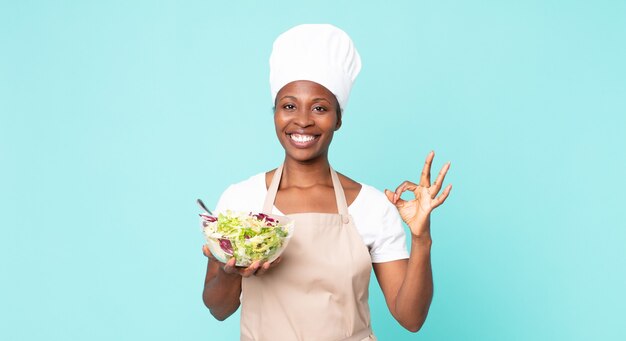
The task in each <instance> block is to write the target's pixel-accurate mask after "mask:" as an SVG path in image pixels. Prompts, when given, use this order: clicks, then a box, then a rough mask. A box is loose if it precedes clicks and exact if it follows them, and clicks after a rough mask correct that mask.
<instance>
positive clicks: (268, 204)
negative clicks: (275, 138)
mask: <svg viewBox="0 0 626 341" xmlns="http://www.w3.org/2000/svg"><path fill="white" fill-rule="evenodd" d="M282 175H283V164H281V165H280V166H279V167H278V168H277V169H276V172H274V176H273V177H272V182H271V183H270V187H269V188H268V189H267V195H266V196H265V203H264V204H263V213H265V214H271V213H272V207H273V206H274V201H276V193H277V192H278V185H279V184H280V179H281V177H282ZM330 177H331V179H332V181H333V188H334V190H335V200H336V202H337V211H338V212H339V214H340V215H341V216H342V219H343V220H344V222H346V220H347V219H348V203H347V202H346V195H345V193H344V191H343V187H342V186H341V182H340V181H339V176H338V175H337V172H335V170H334V169H333V168H332V167H330Z"/></svg>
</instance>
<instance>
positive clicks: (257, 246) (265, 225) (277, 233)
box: [200, 211, 292, 266]
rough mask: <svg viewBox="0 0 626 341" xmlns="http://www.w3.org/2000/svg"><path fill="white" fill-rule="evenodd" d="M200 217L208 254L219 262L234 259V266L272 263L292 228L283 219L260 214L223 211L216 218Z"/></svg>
mask: <svg viewBox="0 0 626 341" xmlns="http://www.w3.org/2000/svg"><path fill="white" fill-rule="evenodd" d="M200 217H201V218H202V226H203V231H204V235H205V236H206V238H207V242H208V244H209V248H210V250H211V253H213V255H214V256H215V257H216V258H217V259H218V260H220V261H222V262H226V261H227V260H228V259H230V258H231V257H235V259H236V261H237V265H238V266H247V265H250V264H252V262H254V261H257V260H269V261H272V260H273V259H272V258H273V256H274V255H276V253H277V252H278V251H280V250H282V247H283V246H284V245H285V244H286V238H287V237H288V236H289V235H290V227H291V225H292V224H290V223H288V221H286V220H289V219H288V218H286V217H285V218H284V219H280V218H277V217H272V216H269V215H267V214H264V213H258V214H252V213H249V214H245V213H236V212H231V211H226V212H225V213H220V214H218V216H217V217H215V216H211V215H208V214H204V213H202V214H200ZM279 219H280V220H279Z"/></svg>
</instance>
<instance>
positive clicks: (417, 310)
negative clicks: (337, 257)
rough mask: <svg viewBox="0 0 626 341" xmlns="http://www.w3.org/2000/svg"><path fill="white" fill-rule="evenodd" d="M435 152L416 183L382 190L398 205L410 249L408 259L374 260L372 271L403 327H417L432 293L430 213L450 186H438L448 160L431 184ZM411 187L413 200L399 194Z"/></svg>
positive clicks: (409, 189) (445, 195)
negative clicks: (409, 239) (409, 242)
mask: <svg viewBox="0 0 626 341" xmlns="http://www.w3.org/2000/svg"><path fill="white" fill-rule="evenodd" d="M434 156H435V153H434V152H431V153H429V154H428V156H427V157H426V163H425V164H424V168H423V170H422V175H421V177H420V182H419V184H415V183H412V182H410V181H405V182H403V183H402V184H401V185H400V186H398V188H397V189H396V191H395V192H391V191H389V190H385V194H386V195H387V199H389V201H390V202H391V203H393V204H394V205H395V206H396V207H397V208H398V212H399V213H400V216H401V217H402V220H403V221H404V222H405V223H406V224H407V225H408V226H409V228H410V229H411V252H410V256H409V259H408V260H406V259H404V260H397V261H392V262H387V263H375V264H374V272H375V273H376V278H377V279H378V282H379V284H380V287H381V289H382V291H383V294H384V295H385V300H386V302H387V306H388V307H389V311H390V312H391V314H392V315H393V316H394V317H395V319H396V320H397V321H398V322H399V323H400V324H401V325H402V326H403V327H405V328H406V329H408V330H410V331H412V332H416V331H418V330H419V329H420V328H421V327H422V325H423V324H424V321H425V320H426V316H427V315H428V310H429V309H430V302H431V301H432V297H433V274H432V268H431V262H430V248H431V245H432V239H431V237H430V213H431V212H432V211H433V210H434V209H435V208H436V207H438V206H439V205H441V204H443V202H444V201H445V200H446V198H447V197H448V195H449V194H450V190H451V189H452V186H451V185H448V186H447V187H446V188H445V189H444V190H443V192H442V193H441V194H440V195H439V196H437V194H438V193H439V191H440V190H441V187H442V184H443V180H444V178H445V175H446V173H447V172H448V169H449V168H450V163H447V164H445V165H444V166H443V168H442V169H441V171H440V172H439V175H438V176H437V179H436V180H435V182H434V183H433V184H432V185H431V184H430V168H431V164H432V161H433V158H434ZM407 190H408V191H412V192H413V193H414V194H415V199H414V200H403V199H401V198H400V196H401V195H402V193H403V192H405V191H407Z"/></svg>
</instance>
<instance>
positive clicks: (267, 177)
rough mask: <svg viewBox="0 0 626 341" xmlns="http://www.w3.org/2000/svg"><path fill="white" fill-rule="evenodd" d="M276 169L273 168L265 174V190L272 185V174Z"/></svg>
mask: <svg viewBox="0 0 626 341" xmlns="http://www.w3.org/2000/svg"><path fill="white" fill-rule="evenodd" d="M276 169H277V168H274V169H272V170H270V171H267V172H265V188H269V187H270V184H271V183H272V178H274V173H276Z"/></svg>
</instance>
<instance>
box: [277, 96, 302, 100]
mask: <svg viewBox="0 0 626 341" xmlns="http://www.w3.org/2000/svg"><path fill="white" fill-rule="evenodd" d="M285 98H291V99H293V100H294V101H297V100H298V99H297V98H295V97H293V96H289V95H287V96H283V97H281V98H280V99H279V101H282V100H284V99H285Z"/></svg>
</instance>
